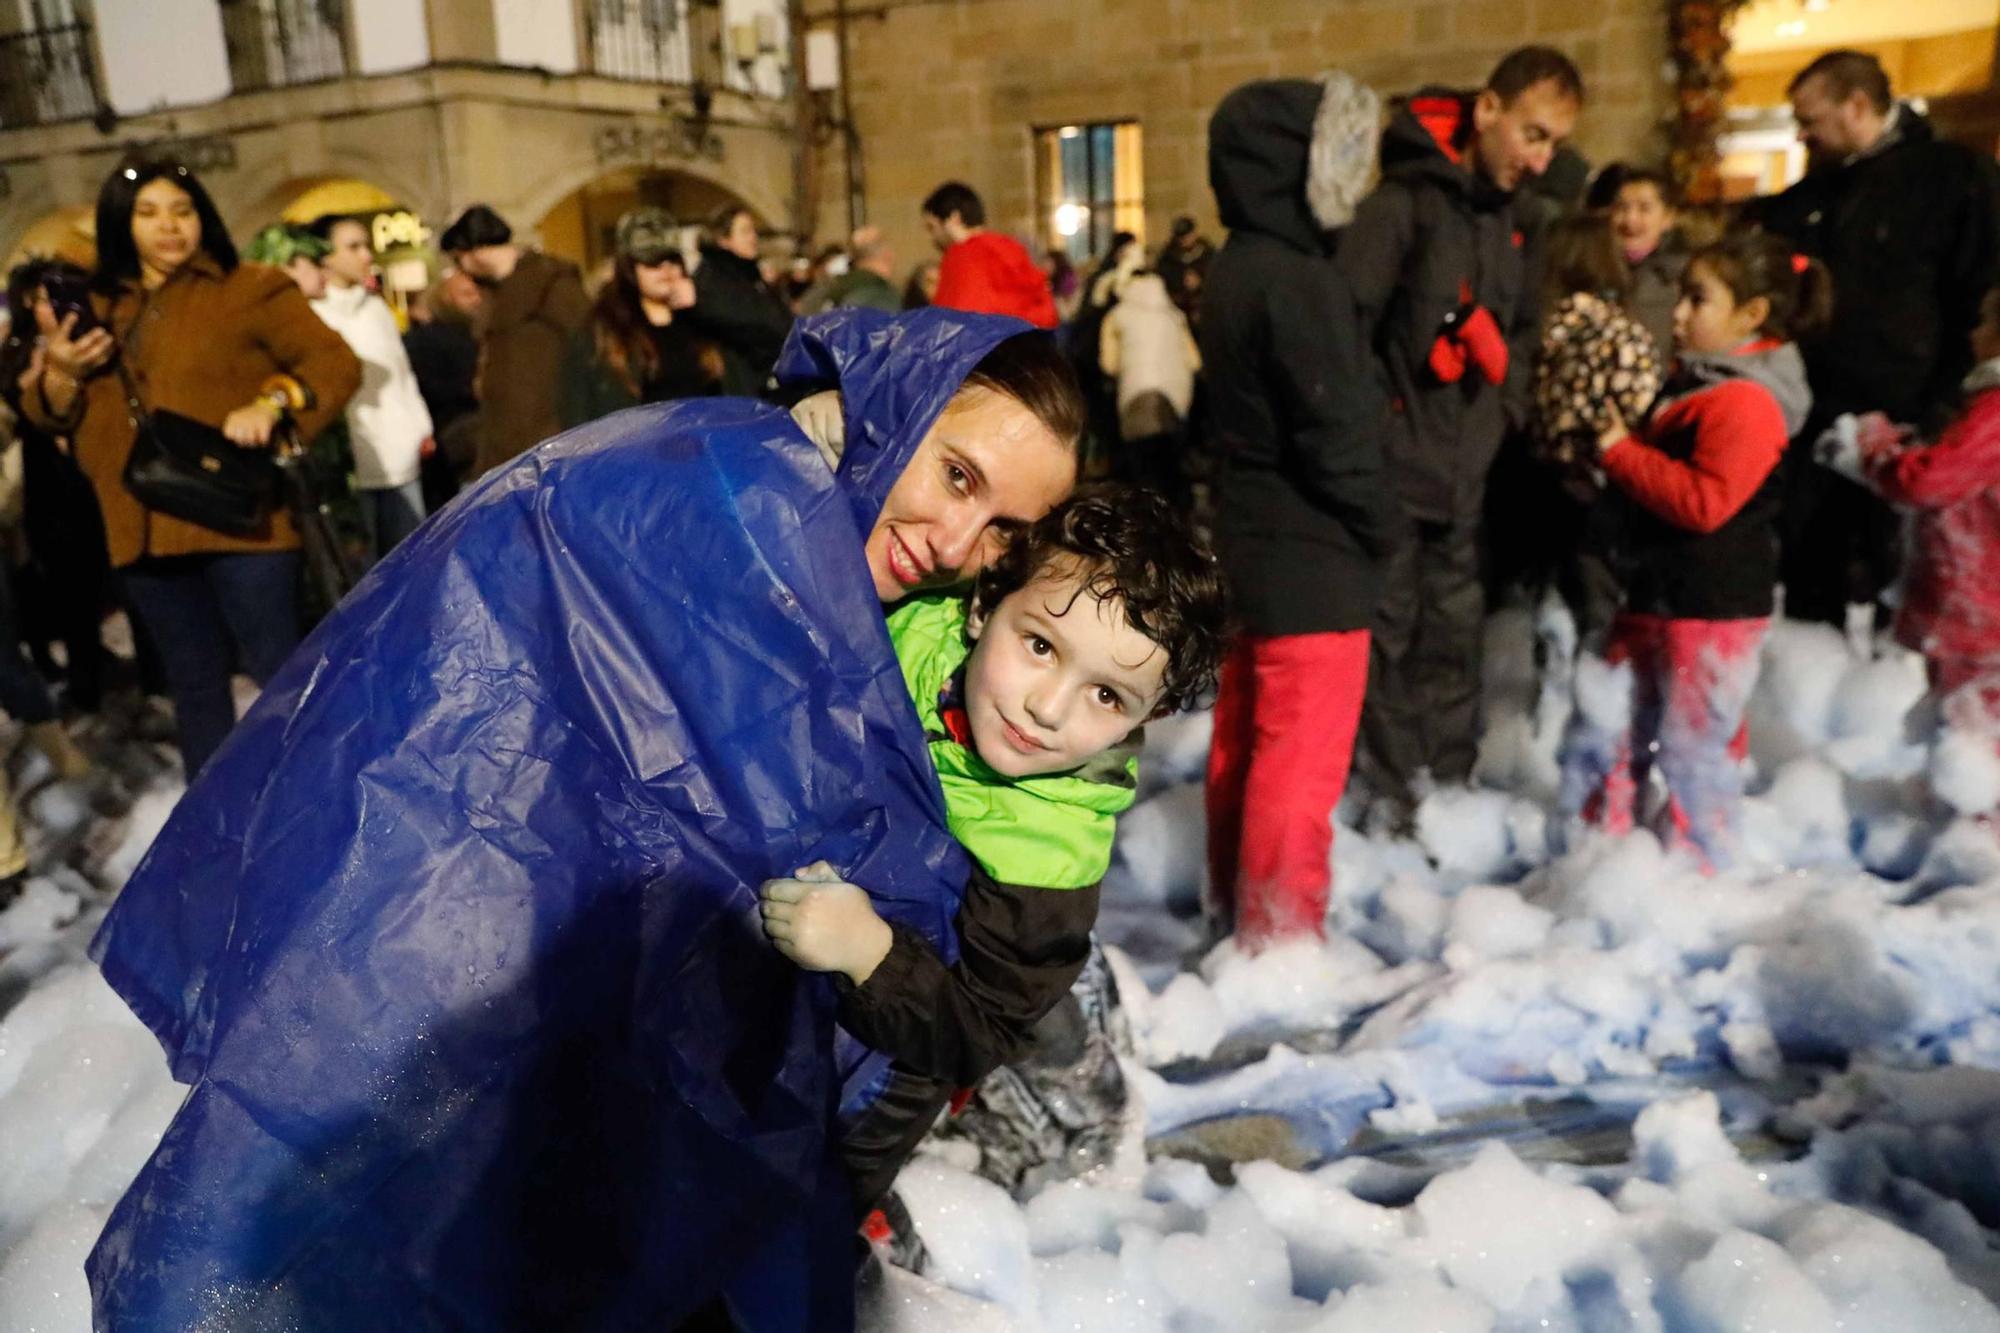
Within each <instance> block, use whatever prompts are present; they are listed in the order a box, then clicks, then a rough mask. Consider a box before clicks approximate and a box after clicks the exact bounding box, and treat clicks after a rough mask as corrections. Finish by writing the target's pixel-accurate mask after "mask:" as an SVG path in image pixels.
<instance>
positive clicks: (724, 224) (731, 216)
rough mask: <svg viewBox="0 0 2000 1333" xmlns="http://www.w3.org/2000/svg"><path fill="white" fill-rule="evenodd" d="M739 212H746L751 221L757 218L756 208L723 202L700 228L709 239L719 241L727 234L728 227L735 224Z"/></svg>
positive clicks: (760, 229)
mask: <svg viewBox="0 0 2000 1333" xmlns="http://www.w3.org/2000/svg"><path fill="white" fill-rule="evenodd" d="M739 214H748V215H749V218H750V221H752V222H755V221H756V220H757V213H756V210H754V209H752V208H750V207H749V206H748V205H747V204H724V205H723V206H722V207H720V208H718V209H716V210H715V211H714V212H713V213H710V214H709V215H708V221H707V222H705V223H703V224H702V228H703V230H705V231H707V232H708V238H709V239H710V240H711V241H715V242H717V243H720V242H721V240H722V238H723V237H725V236H727V235H729V229H730V228H731V227H733V226H735V225H736V218H737V216H738V215H739ZM758 230H759V231H760V232H761V231H762V230H763V229H762V228H761V227H760V228H758Z"/></svg>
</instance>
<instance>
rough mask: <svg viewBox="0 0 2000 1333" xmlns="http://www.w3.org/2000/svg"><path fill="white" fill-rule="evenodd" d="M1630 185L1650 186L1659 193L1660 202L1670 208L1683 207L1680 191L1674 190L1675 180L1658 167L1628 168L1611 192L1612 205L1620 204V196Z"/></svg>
mask: <svg viewBox="0 0 2000 1333" xmlns="http://www.w3.org/2000/svg"><path fill="white" fill-rule="evenodd" d="M1628 185H1650V186H1652V187H1653V189H1654V190H1655V191H1656V192H1658V194H1659V196H1660V202H1661V203H1663V204H1665V205H1666V206H1667V207H1668V208H1679V207H1680V206H1681V195H1680V191H1679V190H1676V189H1675V188H1674V179H1673V177H1671V176H1669V175H1668V174H1667V173H1666V172H1665V171H1662V170H1661V169H1660V168H1658V167H1626V168H1625V171H1624V174H1623V175H1622V176H1620V177H1619V180H1618V185H1617V187H1616V188H1615V189H1613V190H1612V191H1611V199H1610V202H1611V203H1614V204H1615V203H1617V202H1618V196H1619V195H1620V194H1622V193H1624V191H1625V187H1626V186H1628Z"/></svg>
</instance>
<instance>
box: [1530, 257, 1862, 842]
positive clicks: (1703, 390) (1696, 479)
mask: <svg viewBox="0 0 2000 1333" xmlns="http://www.w3.org/2000/svg"><path fill="white" fill-rule="evenodd" d="M1831 305H1832V290H1831V283H1830V282H1829V281H1828V279H1827V276H1826V270H1825V269H1823V268H1821V267H1819V266H1818V265H1817V264H1814V263H1811V262H1810V261H1807V260H1806V259H1804V258H1803V257H1800V256H1796V255H1794V254H1792V252H1791V250H1790V249H1789V247H1787V246H1786V245H1784V244H1783V243H1782V242H1780V241H1778V240H1777V239H1776V238H1773V237H1770V236H1766V235H1764V234H1763V233H1761V232H1752V231H1744V232H1735V233H1732V234H1730V235H1729V236H1727V237H1725V238H1724V239H1723V240H1721V241H1720V242H1718V243H1716V244H1714V245H1711V246H1709V247H1708V248H1706V249H1704V250H1702V251H1700V252H1698V253H1697V254H1696V255H1695V256H1694V257H1693V259H1692V260H1691V261H1690V262H1689V264H1688V268H1687V274H1686V276H1685V278H1684V279H1683V280H1682V284H1681V299H1680V302H1679V304H1678V305H1676V306H1675V308H1674V345H1675V349H1676V352H1677V353H1678V360H1677V361H1676V364H1675V366H1674V371H1673V374H1672V377H1671V378H1670V379H1669V380H1668V383H1667V387H1666V389H1665V391H1664V392H1663V393H1662V395H1661V397H1660V399H1659V401H1658V402H1657V403H1656V404H1655V405H1654V407H1653V410H1652V412H1651V413H1650V414H1649V416H1648V417H1647V419H1646V421H1645V423H1644V424H1643V426H1641V427H1640V428H1639V429H1638V430H1637V431H1636V432H1635V431H1632V430H1629V429H1628V428H1627V427H1626V425H1625V423H1624V422H1623V421H1621V420H1619V419H1618V417H1617V411H1616V409H1615V408H1611V407H1608V406H1607V408H1606V416H1607V417H1608V418H1609V419H1608V421H1607V423H1606V427H1605V429H1604V431H1603V433H1602V435H1601V437H1600V440H1599V448H1600V450H1601V452H1602V458H1601V461H1602V465H1603V468H1604V471H1605V474H1606V476H1607V477H1608V478H1609V479H1610V482H1611V486H1612V491H1613V496H1612V498H1613V500H1614V502H1615V503H1617V504H1618V505H1619V506H1620V507H1621V509H1622V511H1623V512H1622V513H1621V515H1620V517H1619V521H1618V523H1617V524H1616V530H1617V533H1618V536H1617V549H1616V550H1615V551H1614V552H1613V553H1612V558H1613V561H1614V566H1615V567H1616V568H1617V569H1618V571H1619V573H1620V577H1621V581H1622V583H1623V585H1624V594H1625V604H1624V608H1623V610H1622V611H1620V613H1619V615H1618V617H1617V619H1616V620H1615V621H1614V622H1613V624H1612V628H1611V635H1610V641H1609V643H1608V645H1607V650H1606V653H1605V659H1606V661H1608V662H1610V663H1612V664H1614V665H1615V664H1619V663H1629V664H1630V665H1631V669H1632V696H1631V710H1630V715H1629V717H1622V716H1611V714H1614V713H1617V712H1618V711H1619V710H1618V709H1616V708H1610V707H1606V706H1605V705H1604V703H1603V702H1602V701H1601V700H1592V699H1589V698H1585V697H1581V696H1580V697H1579V700H1578V705H1579V706H1578V708H1577V711H1576V714H1575V717H1574V719H1573V721H1572V723H1571V728H1570V733H1569V735H1568V736H1567V737H1565V755H1564V781H1563V801H1564V809H1565V812H1566V813H1568V814H1571V815H1575V814H1579V813H1580V814H1582V815H1583V816H1584V817H1585V818H1586V819H1589V820H1591V821H1592V822H1595V823H1598V824H1601V825H1603V826H1604V827H1606V828H1608V829H1610V830H1611V831H1613V832H1620V831H1623V830H1626V829H1629V828H1630V827H1631V826H1632V822H1633V818H1634V813H1635V809H1634V807H1635V805H1636V804H1637V801H1638V798H1639V794H1640V793H1641V792H1642V791H1644V790H1645V785H1646V780H1647V777H1648V776H1649V773H1650V770H1651V767H1652V764H1653V763H1654V762H1655V761H1656V760H1657V762H1658V763H1659V766H1660V771H1661V774H1662V775H1663V776H1664V777H1665V778H1666V782H1667V791H1668V794H1669V796H1670V798H1671V800H1670V805H1669V815H1670V819H1671V829H1670V832H1669V840H1670V841H1671V842H1677V843H1681V844H1685V845H1691V847H1692V849H1693V850H1694V851H1695V852H1696V854H1697V855H1698V856H1699V858H1700V859H1701V861H1702V863H1703V864H1704V865H1705V866H1707V867H1709V868H1712V869H1713V868H1721V867H1723V866H1725V865H1727V864H1728V863H1729V862H1730V861H1731V860H1732V859H1733V855H1732V854H1733V850H1734V844H1735V841H1736V823H1737V813H1738V807H1739V806H1740V805H1741V798H1742V773H1741V760H1742V751H1741V745H1740V735H1739V734H1740V732H1741V730H1742V724H1743V711H1744V708H1745V706H1746V705H1747V704H1748V703H1749V699H1750V688H1751V686H1752V684H1754V683H1755V681H1756V676H1757V650H1758V647H1759V645H1760V644H1761V643H1762V641H1763V638H1764V631H1765V629H1766V628H1767V627H1768V626H1769V624H1770V617H1771V610H1772V603H1773V589H1774V587H1775V585H1776V584H1777V581H1778V542H1777V522H1776V521H1777V511H1778V484H1777V480H1776V474H1777V468H1778V462H1779V460H1780V459H1781V458H1782V457H1783V456H1784V452H1785V444H1786V441H1787V440H1789V439H1790V438H1791V436H1792V435H1793V434H1794V433H1795V432H1796V431H1797V430H1798V429H1799V428H1800V427H1801V426H1802V425H1803V424H1804V422H1805V417H1806V411H1807V409H1808V408H1809V407H1810V406H1811V405H1812V395H1811V393H1810V391H1809V390H1808V389H1807V388H1806V375H1805V363H1804V362H1803V361H1802V360H1801V359H1800V357H1799V351H1798V348H1797V346H1796V345H1794V343H1793V341H1792V340H1793V339H1794V338H1795V337H1797V336H1798V335H1799V334H1800V333H1802V332H1804V331H1805V330H1807V329H1808V328H1810V327H1812V326H1813V325H1815V324H1817V323H1819V322H1821V321H1823V320H1824V319H1825V318H1826V315H1827V313H1828V311H1829V309H1830V307H1831Z"/></svg>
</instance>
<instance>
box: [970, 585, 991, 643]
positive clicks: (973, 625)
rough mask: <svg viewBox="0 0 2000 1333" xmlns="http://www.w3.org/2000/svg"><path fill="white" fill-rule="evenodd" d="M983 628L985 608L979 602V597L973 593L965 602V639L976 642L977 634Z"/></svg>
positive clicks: (982, 630)
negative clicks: (969, 599)
mask: <svg viewBox="0 0 2000 1333" xmlns="http://www.w3.org/2000/svg"><path fill="white" fill-rule="evenodd" d="M985 629H986V608H985V607H983V606H981V605H980V604H979V597H978V595H977V594H975V595H974V596H973V598H972V600H971V601H970V602H967V603H966V604H965V641H966V642H967V643H978V642H979V636H980V635H981V634H982V633H984V632H985Z"/></svg>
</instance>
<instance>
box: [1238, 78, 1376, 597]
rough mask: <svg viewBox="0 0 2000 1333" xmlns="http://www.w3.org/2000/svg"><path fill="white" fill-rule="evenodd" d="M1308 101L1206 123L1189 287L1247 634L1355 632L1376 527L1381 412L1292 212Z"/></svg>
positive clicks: (1272, 94)
mask: <svg viewBox="0 0 2000 1333" xmlns="http://www.w3.org/2000/svg"><path fill="white" fill-rule="evenodd" d="M1320 95H1321V88H1320V85H1319V84H1317V83H1313V82H1309V81H1306V80H1302V79H1284V80H1272V81H1268V82H1263V83H1254V84H1250V85H1247V86H1246V87H1243V88H1239V89H1237V90H1236V91H1235V92H1233V93H1231V94H1230V95H1229V96H1228V97H1227V98H1225V99H1224V100H1223V103H1222V105H1221V106H1220V107H1219V108H1217V110H1216V113H1215V116H1214V119H1213V120H1211V121H1210V123H1209V148H1208V175H1209V183H1210V185H1211V186H1212V187H1213V188H1214V190H1215V198H1216V203H1217V204H1218V206H1219V207H1220V209H1221V213H1222V221H1223V223H1224V225H1226V226H1227V227H1228V228H1229V229H1230V234H1229V240H1228V241H1227V243H1225V244H1224V245H1223V247H1222V249H1221V250H1220V252H1218V253H1217V254H1216V256H1215V259H1214V261H1213V263H1212V264H1211V265H1210V267H1209V271H1208V279H1207V282H1206V283H1205V284H1204V286H1203V288H1202V323H1201V355H1202V364H1203V368H1204V370H1205V372H1206V374H1207V378H1208V391H1209V402H1210V420H1211V421H1212V422H1213V423H1214V424H1213V429H1214V432H1215V436H1216V440H1217V443H1218V446H1219V450H1220V453H1221V455H1222V475H1221V478H1220V483H1219V486H1220V498H1219V501H1218V504H1217V515H1216V537H1217V543H1218V545H1219V547H1220V556H1221V560H1222V566H1223V570H1224V572H1225V574H1226V575H1227V577H1228V579H1229V584H1230V594H1231V597H1232V598H1233V600H1234V602H1235V607H1236V611H1237V613H1238V615H1239V616H1240V617H1241V619H1242V622H1243V626H1244V628H1245V629H1247V630H1248V631H1249V632H1251V633H1253V634H1316V633H1325V632H1329V631H1337V630H1355V629H1366V628H1368V627H1369V626H1370V625H1371V624H1372V623H1373V621H1374V617H1375V597H1376V587H1377V557H1378V556H1379V555H1380V553H1381V552H1382V550H1383V548H1384V542H1385V530H1386V526H1387V506H1388V492H1387V490H1386V488H1385V486H1384V483H1383V479H1382V445H1381V437H1382V431H1383V427H1384V425H1385V418H1386V406H1385V404H1384V401H1383V399H1382V395H1381V393H1380V391H1379V389H1378V387H1377V384H1376V380H1375V377H1374V376H1373V375H1372V374H1370V373H1369V369H1368V360H1367V350H1366V347H1365V345H1364V343H1363V341H1362V335H1361V324H1360V320H1359V316H1358V314H1357V313H1356V310H1355V304H1354V298H1353V295H1352V293H1351V292H1350V290H1349V287H1348V284H1347V281H1346V280H1345V279H1344V278H1343V277H1342V276H1341V272H1340V269H1339V268H1338V267H1337V266H1336V265H1335V264H1334V263H1333V261H1332V260H1331V259H1330V258H1329V257H1328V255H1327V253H1326V251H1325V249H1324V246H1323V243H1322V240H1321V236H1320V232H1319V229H1318V227H1317V225H1316V224H1315V223H1314V221H1313V218H1312V215H1311V213H1310V211H1309V210H1308V208H1307V205H1306V168H1307V148H1308V146H1309V144H1310V141H1311V136H1312V128H1313V117H1314V113H1315V111H1316V109H1317V107H1318V105H1319V99H1320Z"/></svg>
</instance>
